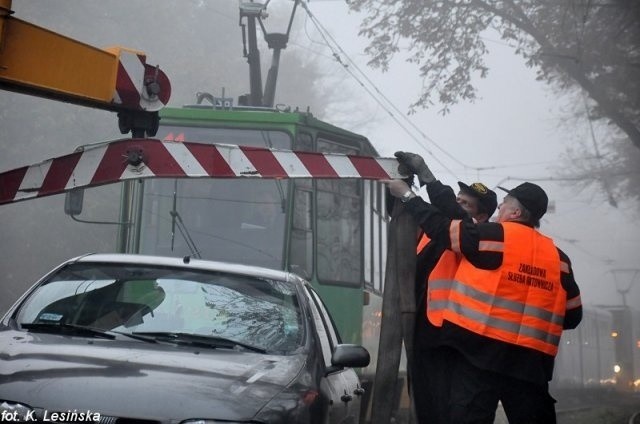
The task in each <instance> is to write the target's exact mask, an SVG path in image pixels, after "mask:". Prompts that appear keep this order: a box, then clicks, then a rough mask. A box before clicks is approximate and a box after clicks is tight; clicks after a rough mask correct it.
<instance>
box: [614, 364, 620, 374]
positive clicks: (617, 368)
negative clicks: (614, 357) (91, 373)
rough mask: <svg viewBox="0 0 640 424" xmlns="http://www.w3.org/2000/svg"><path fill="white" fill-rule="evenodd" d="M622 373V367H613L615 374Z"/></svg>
mask: <svg viewBox="0 0 640 424" xmlns="http://www.w3.org/2000/svg"><path fill="white" fill-rule="evenodd" d="M620 371H622V367H620V365H618V364H615V365H614V366H613V372H615V373H616V374H619V373H620Z"/></svg>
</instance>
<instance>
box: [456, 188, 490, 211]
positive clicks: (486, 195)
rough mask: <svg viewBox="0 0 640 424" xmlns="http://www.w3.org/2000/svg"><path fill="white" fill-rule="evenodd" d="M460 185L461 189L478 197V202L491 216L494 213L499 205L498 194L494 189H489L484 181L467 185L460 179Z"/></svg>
mask: <svg viewBox="0 0 640 424" xmlns="http://www.w3.org/2000/svg"><path fill="white" fill-rule="evenodd" d="M458 185H459V186H460V191H462V192H463V193H466V194H468V195H470V196H473V197H475V198H477V199H478V203H479V204H480V205H481V206H482V208H483V209H484V211H485V212H486V213H487V214H489V216H491V215H493V213H494V212H495V211H496V208H497V207H498V196H497V195H496V193H495V192H494V191H493V190H489V188H488V187H487V186H486V185H484V184H482V183H473V184H471V185H466V184H465V183H463V182H462V181H458Z"/></svg>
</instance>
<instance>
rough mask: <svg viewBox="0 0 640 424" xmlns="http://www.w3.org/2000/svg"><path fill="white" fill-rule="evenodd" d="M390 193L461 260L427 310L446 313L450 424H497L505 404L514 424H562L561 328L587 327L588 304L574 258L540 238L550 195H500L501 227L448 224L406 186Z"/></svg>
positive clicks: (399, 184)
mask: <svg viewBox="0 0 640 424" xmlns="http://www.w3.org/2000/svg"><path fill="white" fill-rule="evenodd" d="M388 185H389V189H390V191H391V194H392V195H394V196H396V197H400V198H402V199H407V200H406V205H407V209H408V210H409V212H410V213H411V214H412V215H413V216H414V217H415V218H416V220H417V221H418V223H419V225H420V226H421V227H422V229H423V230H424V231H425V232H426V233H427V234H428V235H429V236H430V237H433V238H435V237H447V238H448V247H449V248H450V249H451V250H453V251H455V252H457V253H460V254H461V255H462V259H461V262H460V265H459V267H458V269H457V271H456V273H455V276H454V278H453V279H452V280H448V281H446V280H442V281H441V282H440V284H441V286H442V288H443V289H444V293H446V296H444V297H437V298H436V299H432V298H431V297H430V298H429V299H428V303H427V309H431V310H432V311H438V313H440V314H441V317H442V327H441V331H440V340H439V343H440V345H442V346H443V347H446V348H447V349H448V350H449V356H450V359H451V370H450V371H451V372H450V378H451V386H450V388H449V389H448V390H450V392H449V393H450V399H449V402H448V418H449V422H451V423H455V424H459V423H480V424H483V423H487V424H491V423H493V421H494V418H495V411H496V407H497V404H498V401H501V402H502V405H503V407H504V410H505V413H506V415H507V418H508V419H509V422H510V423H512V424H513V423H523V424H524V423H527V424H530V423H534V424H538V423H540V424H547V423H551V424H553V423H555V422H556V417H555V400H554V399H553V398H552V397H551V396H550V395H549V390H548V388H549V387H548V382H549V381H550V380H551V378H552V375H553V363H554V358H555V355H556V353H557V349H558V345H559V343H560V336H561V333H562V330H563V329H572V328H575V327H576V326H577V325H578V324H579V323H580V321H581V319H582V304H581V301H580V290H579V288H578V286H577V284H576V282H575V279H574V276H573V271H572V269H571V262H570V261H569V258H568V257H567V255H566V254H565V253H564V252H562V251H561V250H560V249H558V248H557V247H556V246H555V245H554V243H553V241H552V240H551V239H550V238H548V237H546V236H544V235H542V234H541V233H539V232H538V231H537V228H538V227H539V225H540V219H541V218H542V216H543V215H544V214H545V212H546V210H547V204H548V198H547V195H546V193H545V192H544V190H542V188H540V187H539V186H537V185H536V184H532V183H529V182H527V183H523V184H521V185H519V186H517V187H516V188H514V189H511V190H507V189H504V188H501V189H502V190H504V191H506V192H507V195H506V196H505V198H504V201H503V202H502V203H501V204H500V206H499V212H498V217H497V221H498V222H495V223H493V222H491V223H474V222H473V221H472V220H471V219H470V218H465V219H462V220H451V219H450V218H448V217H447V216H445V215H444V214H443V213H442V212H441V211H440V210H438V209H437V208H435V207H433V206H432V205H430V204H428V203H426V202H424V201H423V200H422V199H420V198H419V197H417V196H416V195H415V194H414V193H413V192H412V191H411V190H410V188H409V186H408V185H407V184H406V183H405V182H404V181H401V180H394V181H390V182H388ZM435 289H439V287H435ZM445 390H446V389H445Z"/></svg>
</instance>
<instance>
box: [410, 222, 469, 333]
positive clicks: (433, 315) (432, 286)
mask: <svg viewBox="0 0 640 424" xmlns="http://www.w3.org/2000/svg"><path fill="white" fill-rule="evenodd" d="M460 222H461V221H460V220H454V221H452V222H451V225H452V226H459V225H460ZM430 240H431V239H429V237H428V236H427V235H426V234H422V238H421V239H420V241H419V243H418V247H417V253H420V252H421V251H422V249H424V247H425V246H426V245H427V244H428V243H429V241H430ZM460 257H461V256H460V254H457V253H455V252H453V251H452V250H449V249H447V250H445V251H444V252H442V255H441V256H440V258H439V259H438V262H437V263H436V265H435V266H434V267H433V269H432V270H431V272H430V273H429V275H428V277H427V281H426V282H425V284H426V286H427V295H426V303H427V304H426V308H425V313H426V317H427V319H428V320H429V322H430V323H431V324H433V325H435V326H436V327H442V309H440V308H438V307H437V306H436V307H433V308H432V307H430V305H431V304H434V303H435V304H436V305H437V304H438V303H441V302H443V301H446V300H447V299H448V298H449V289H450V286H451V281H452V280H453V278H454V276H455V274H456V271H457V270H458V265H459V264H460Z"/></svg>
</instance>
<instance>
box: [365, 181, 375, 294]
mask: <svg viewBox="0 0 640 424" xmlns="http://www.w3.org/2000/svg"><path fill="white" fill-rule="evenodd" d="M373 187H374V185H373V181H365V182H364V226H363V229H364V283H365V285H366V286H369V287H370V288H371V287H373V252H375V250H376V249H372V247H373V246H372V243H373V240H372V232H373V227H372V225H373V224H372V222H374V220H372V219H371V218H372V215H373V204H372V203H371V197H372V193H371V191H372V190H373Z"/></svg>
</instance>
